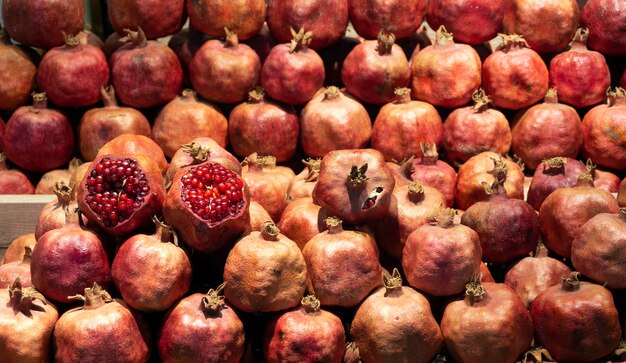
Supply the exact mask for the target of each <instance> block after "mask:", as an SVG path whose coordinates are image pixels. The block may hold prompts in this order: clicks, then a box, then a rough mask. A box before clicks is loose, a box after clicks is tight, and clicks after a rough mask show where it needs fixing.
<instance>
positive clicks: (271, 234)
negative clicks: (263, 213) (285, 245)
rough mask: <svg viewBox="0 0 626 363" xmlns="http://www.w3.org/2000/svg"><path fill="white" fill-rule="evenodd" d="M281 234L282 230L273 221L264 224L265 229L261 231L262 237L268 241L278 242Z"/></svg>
mask: <svg viewBox="0 0 626 363" xmlns="http://www.w3.org/2000/svg"><path fill="white" fill-rule="evenodd" d="M279 234H280V229H278V227H277V226H276V224H274V222H272V221H265V222H263V228H262V229H261V236H263V238H264V239H265V240H266V241H278V235H279Z"/></svg>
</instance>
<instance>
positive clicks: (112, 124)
mask: <svg viewBox="0 0 626 363" xmlns="http://www.w3.org/2000/svg"><path fill="white" fill-rule="evenodd" d="M100 96H101V97H102V102H103V103H104V107H102V108H92V109H90V110H88V111H87V112H85V114H84V115H83V117H82V118H81V119H80V123H79V124H78V147H79V149H80V154H81V156H82V157H83V159H84V160H85V161H92V160H93V159H95V158H96V155H97V154H98V151H100V148H101V147H102V146H104V144H106V143H107V142H109V141H111V140H113V139H114V138H116V137H118V136H120V135H122V134H135V135H143V136H146V137H150V136H151V129H150V123H149V122H148V119H147V118H146V117H145V116H144V115H143V114H142V113H141V112H139V111H137V110H136V109H134V108H131V107H120V106H118V105H117V100H116V99H115V90H114V89H113V86H109V87H108V88H104V87H102V88H100Z"/></svg>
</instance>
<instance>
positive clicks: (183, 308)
mask: <svg viewBox="0 0 626 363" xmlns="http://www.w3.org/2000/svg"><path fill="white" fill-rule="evenodd" d="M223 289H224V284H222V285H220V286H219V287H218V288H217V289H210V290H209V292H208V293H206V294H198V293H196V294H192V295H190V296H188V297H186V298H184V299H182V300H181V301H180V302H178V303H177V304H176V305H175V306H174V308H173V309H172V310H171V311H170V312H168V314H167V316H166V317H165V321H164V322H163V326H162V328H161V330H160V331H159V338H158V349H159V356H160V357H161V359H162V360H163V362H167V363H169V362H179V361H182V360H192V361H193V360H199V361H202V362H210V363H214V362H215V363H217V362H224V363H238V362H239V361H240V360H241V358H242V356H243V355H244V348H245V346H244V340H245V335H244V327H243V323H242V322H241V320H239V317H238V316H237V312H235V310H234V309H233V308H232V307H231V306H230V304H228V303H227V302H225V301H224V297H223V296H220V294H221V292H222V290H223Z"/></svg>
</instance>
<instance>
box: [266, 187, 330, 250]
mask: <svg viewBox="0 0 626 363" xmlns="http://www.w3.org/2000/svg"><path fill="white" fill-rule="evenodd" d="M326 218H328V213H327V212H326V211H325V210H324V209H322V207H320V206H319V205H317V204H315V203H314V202H313V199H312V198H311V197H307V198H299V199H295V200H293V201H291V202H289V204H287V207H286V208H285V210H284V211H283V214H282V215H281V216H280V221H279V222H278V226H279V227H280V231H281V233H282V234H284V235H285V236H287V237H289V239H291V240H293V241H294V242H295V243H296V244H297V245H298V247H300V249H303V248H304V246H305V245H306V243H307V242H309V241H310V240H311V239H312V238H313V237H315V236H316V235H318V234H319V233H322V232H323V231H325V230H326V222H324V220H325V219H326Z"/></svg>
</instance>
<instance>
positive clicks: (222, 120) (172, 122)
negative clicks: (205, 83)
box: [152, 89, 228, 158]
mask: <svg viewBox="0 0 626 363" xmlns="http://www.w3.org/2000/svg"><path fill="white" fill-rule="evenodd" d="M181 125H184V127H180V126H181ZM227 133H228V121H227V120H226V117H224V115H223V114H222V112H220V110H219V109H218V108H217V107H215V106H213V105H211V104H210V103H208V102H204V101H200V100H198V97H197V96H196V92H195V91H193V90H191V89H186V90H184V91H183V92H182V94H181V96H179V97H176V98H175V99H173V100H172V101H170V102H169V103H168V104H167V105H165V107H163V108H162V109H161V112H159V114H158V116H157V117H156V119H155V120H154V123H153V125H152V137H153V138H154V141H156V142H157V144H159V146H161V148H162V149H163V152H164V153H165V156H167V157H168V158H172V157H173V156H174V154H175V153H176V151H177V150H178V149H179V148H180V146H181V145H184V144H188V143H190V142H191V141H193V140H194V139H195V138H196V137H198V136H203V137H210V138H211V139H213V140H214V141H216V142H217V143H218V144H219V146H221V147H226V144H227V141H228V140H227V137H228V134H227Z"/></svg>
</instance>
